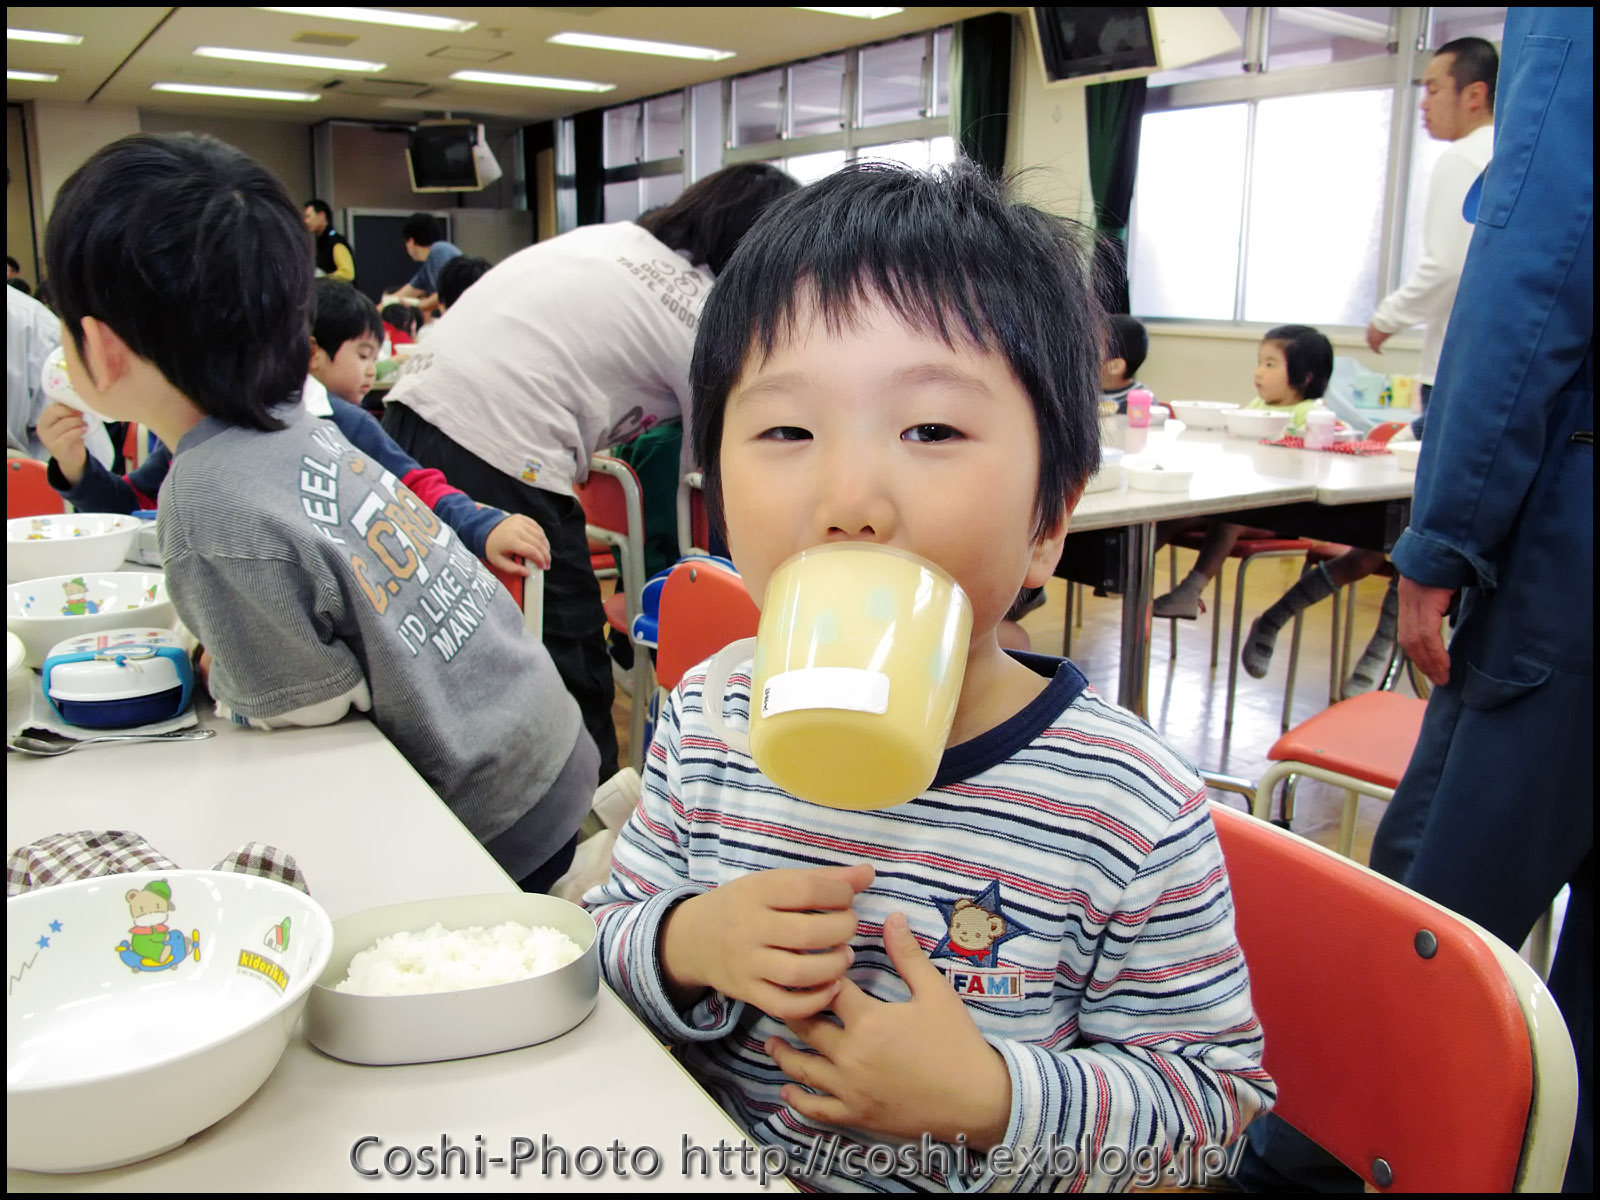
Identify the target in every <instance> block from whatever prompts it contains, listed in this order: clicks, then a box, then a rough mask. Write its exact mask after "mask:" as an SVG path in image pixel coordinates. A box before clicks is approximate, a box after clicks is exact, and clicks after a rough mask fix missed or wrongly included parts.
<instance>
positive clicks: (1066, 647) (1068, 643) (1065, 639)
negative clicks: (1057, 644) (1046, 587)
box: [1061, 580, 1078, 658]
mask: <svg viewBox="0 0 1600 1200" xmlns="http://www.w3.org/2000/svg"><path fill="white" fill-rule="evenodd" d="M1077 587H1078V585H1077V584H1075V583H1073V582H1072V581H1071V580H1068V581H1067V626H1066V629H1065V631H1064V632H1063V633H1062V635H1061V657H1062V658H1071V657H1072V597H1073V593H1074V592H1075V591H1076V590H1077Z"/></svg>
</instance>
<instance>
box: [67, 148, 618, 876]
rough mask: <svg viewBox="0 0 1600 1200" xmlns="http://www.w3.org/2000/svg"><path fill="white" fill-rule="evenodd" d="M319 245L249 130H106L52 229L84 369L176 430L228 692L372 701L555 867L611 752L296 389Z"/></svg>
mask: <svg viewBox="0 0 1600 1200" xmlns="http://www.w3.org/2000/svg"><path fill="white" fill-rule="evenodd" d="M108 198H114V200H115V203H108V202H107V201H108ZM309 251H310V245H309V235H308V234H307V232H306V231H305V228H304V226H303V225H302V223H301V216H300V212H299V210H298V209H297V208H296V207H295V205H294V202H293V201H291V200H290V199H289V196H288V195H287V193H285V192H284V190H283V186H282V184H280V183H278V182H277V180H276V179H274V178H273V176H272V175H271V174H270V173H269V172H267V171H266V170H265V169H263V168H262V167H260V166H259V165H257V164H256V163H254V162H252V161H251V160H250V159H249V158H247V157H246V156H245V155H243V154H241V153H240V152H239V151H237V150H235V149H234V148H233V147H231V146H228V145H225V144H223V143H222V142H219V141H217V140H215V139H213V138H209V137H203V136H199V135H196V134H170V135H155V134H139V135H136V136H133V137H128V138H123V139H122V140H120V141H117V142H113V143H112V144H111V145H109V146H107V147H105V148H104V149H102V150H100V151H98V152H97V153H96V154H94V155H93V156H92V157H91V158H90V159H89V160H88V161H87V162H86V163H84V165H83V166H81V167H80V168H78V170H77V171H75V172H74V173H73V174H72V176H71V177H70V178H69V179H68V180H67V181H66V183H65V184H63V185H62V187H61V190H60V192H59V193H58V195H57V197H56V202H55V208H54V210H53V212H52V213H51V216H50V224H49V228H48V231H47V233H46V237H45V253H46V258H47V260H48V262H49V264H50V273H51V275H52V277H53V278H54V280H55V284H56V297H57V302H58V309H57V311H58V312H59V313H60V315H61V324H62V337H61V343H62V347H63V350H64V352H65V356H66V365H67V373H68V375H69V376H70V378H71V380H72V385H73V387H74V388H75V389H76V390H77V392H78V394H79V395H80V396H82V397H83V399H84V401H85V402H86V403H87V404H89V405H90V406H91V407H92V408H94V409H95V410H96V411H97V412H101V413H105V414H107V415H108V416H112V417H113V418H114V419H117V420H127V421H137V422H139V423H140V424H143V425H146V426H148V427H149V428H150V429H151V430H152V431H153V432H154V433H155V434H156V436H157V437H159V438H160V439H161V441H162V443H163V444H164V445H166V446H167V447H168V448H169V449H170V450H171V452H172V466H171V469H170V470H169V472H168V474H167V477H166V479H165V481H164V482H163V483H162V484H161V497H160V499H161V520H160V524H159V538H160V544H161V555H162V559H163V563H164V569H165V571H166V576H167V586H168V588H169V590H170V592H171V595H172V600H173V604H174V606H175V607H176V608H177V610H178V615H179V616H180V617H182V618H183V621H184V624H185V625H187V626H188V628H189V629H190V630H192V631H193V632H194V634H195V635H196V636H197V637H198V638H199V639H200V641H201V642H202V643H203V644H204V645H205V647H206V649H207V650H208V651H209V652H210V654H211V656H212V665H211V667H210V673H209V686H210V690H211V693H212V695H213V696H214V697H215V698H216V700H217V701H218V703H219V705H221V706H225V707H226V709H227V711H228V712H230V713H231V714H232V715H233V718H234V719H235V720H236V721H239V722H241V723H244V724H250V725H266V726H271V727H275V726H278V725H285V724H300V725H319V724H326V723H329V722H332V721H336V720H338V719H339V718H340V717H342V716H343V715H344V714H345V713H347V712H348V711H349V710H350V708H352V707H354V708H356V709H359V710H361V711H370V713H371V714H372V719H373V721H374V723H375V724H376V725H377V726H378V728H379V729H380V730H382V731H383V733H384V735H385V736H386V737H387V738H388V739H389V740H390V741H391V742H392V743H394V745H395V747H396V749H398V750H399V751H400V753H401V754H403V755H404V756H405V757H406V759H407V760H408V761H409V762H410V763H411V765H412V767H414V768H415V769H416V771H417V772H418V774H420V775H421V776H422V777H423V778H424V779H426V780H427V781H428V783H429V784H430V785H431V786H432V787H433V789H434V791H436V792H437V793H438V794H439V796H440V798H441V799H443V800H444V802H445V803H446V804H447V805H448V806H449V807H450V809H451V811H452V812H453V813H454V814H455V815H456V817H457V818H458V819H459V820H460V821H461V822H462V824H464V825H465V826H466V827H467V828H468V829H469V830H470V831H471V832H472V833H473V834H474V835H475V836H476V837H477V838H478V840H479V841H480V842H481V843H483V845H484V847H485V849H487V850H488V851H489V853H490V854H491V855H493V856H494V858H495V860H496V861H497V862H498V863H499V864H500V866H501V868H502V869H503V870H505V872H506V873H507V874H508V875H509V876H511V878H513V879H516V880H519V881H520V882H521V884H522V887H523V888H524V889H525V890H528V891H544V890H547V889H548V887H549V885H550V884H551V883H553V882H554V881H555V880H556V879H557V878H558V877H559V876H560V875H561V874H562V872H563V871H564V870H565V869H566V867H567V865H568V863H569V862H570V861H571V857H572V853H573V850H574V849H575V847H576V843H577V830H578V825H579V823H580V822H581V821H582V819H583V817H584V815H585V814H586V813H587V812H588V810H589V807H590V805H591V803H592V801H593V794H594V789H595V784H596V782H597V778H598V772H599V755H598V752H597V751H596V750H595V748H594V745H593V742H592V741H591V739H590V738H589V736H588V734H587V732H585V730H584V729H583V727H582V722H581V720H580V718H579V715H578V709H577V705H576V703H575V702H574V701H573V700H572V698H571V697H570V696H568V695H567V692H566V689H565V688H564V687H563V686H562V685H561V681H560V679H559V678H558V677H557V675H556V673H555V668H554V665H553V664H552V663H551V662H550V658H549V655H548V654H547V653H546V652H545V650H544V648H543V647H542V646H541V645H540V644H539V642H538V641H537V640H536V639H534V638H531V637H529V636H528V635H527V633H526V631H525V630H524V628H523V623H522V614H521V613H519V612H518V611H517V608H516V606H515V605H514V604H513V603H512V602H511V599H510V597H509V595H508V594H507V593H506V591H505V590H504V589H503V588H502V587H501V586H500V585H499V583H498V582H496V580H495V579H494V577H493V576H492V575H490V574H489V572H488V570H487V569H486V568H484V567H483V566H482V564H480V563H479V562H478V560H477V559H476V558H475V557H474V556H473V554H472V553H471V552H470V551H469V550H468V549H467V547H466V546H464V545H463V543H462V539H461V537H459V536H457V535H455V534H454V533H453V532H452V530H451V529H450V527H449V526H447V525H445V524H444V522H443V521H441V520H440V519H439V518H438V516H437V515H435V514H434V513H433V512H432V511H431V510H430V509H429V508H428V507H427V506H426V505H425V504H423V503H422V502H421V501H420V500H419V499H418V498H417V497H416V495H415V494H413V493H412V492H411V491H410V490H409V489H408V488H406V487H405V486H404V485H403V484H402V483H401V482H400V480H399V479H398V478H396V477H395V475H394V474H393V473H392V472H390V471H389V470H387V469H386V468H385V467H384V466H383V465H382V463H381V462H379V461H378V460H377V459H375V458H374V457H373V456H371V455H370V454H369V453H367V452H364V451H362V450H361V449H359V448H358V447H356V446H353V445H352V444H351V443H350V442H349V441H347V440H346V439H345V437H344V436H343V435H342V434H341V433H340V431H339V430H338V429H337V428H335V427H334V426H333V425H332V424H330V423H328V422H325V421H321V420H318V419H317V418H316V417H315V416H313V415H312V414H311V413H310V412H308V411H306V409H305V408H304V406H303V405H302V404H301V391H302V384H303V382H304V379H305V370H306V359H307V348H308V322H307V315H308V314H307V309H308V304H309V302H310V300H311V295H312V275H311V272H312V266H311V255H310V252H309ZM130 263H137V265H138V269H137V270H132V269H129V264H130ZM336 353H337V352H336Z"/></svg>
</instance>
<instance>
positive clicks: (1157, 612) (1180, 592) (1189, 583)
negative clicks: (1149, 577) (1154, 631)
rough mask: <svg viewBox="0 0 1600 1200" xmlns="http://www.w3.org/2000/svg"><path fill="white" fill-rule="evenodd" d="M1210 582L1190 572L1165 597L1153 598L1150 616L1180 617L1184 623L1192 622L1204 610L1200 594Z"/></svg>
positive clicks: (1197, 573) (1202, 576)
mask: <svg viewBox="0 0 1600 1200" xmlns="http://www.w3.org/2000/svg"><path fill="white" fill-rule="evenodd" d="M1210 582H1211V581H1210V580H1209V579H1207V578H1206V577H1205V576H1204V575H1202V574H1200V572H1199V571H1190V572H1189V573H1188V574H1187V575H1185V576H1184V578H1183V582H1182V583H1180V584H1179V585H1178V586H1177V587H1175V588H1173V589H1172V590H1171V591H1170V592H1168V593H1167V594H1166V595H1165V596H1157V597H1156V598H1155V602H1154V603H1152V604H1151V605H1150V612H1151V615H1153V616H1157V617H1181V618H1182V619H1183V620H1185V621H1192V620H1194V619H1195V618H1196V617H1198V616H1199V615H1200V614H1201V612H1203V611H1204V610H1205V602H1204V601H1203V600H1201V599H1200V593H1202V592H1204V591H1205V590H1206V584H1208V583H1210Z"/></svg>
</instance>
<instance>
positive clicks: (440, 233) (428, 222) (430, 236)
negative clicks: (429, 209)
mask: <svg viewBox="0 0 1600 1200" xmlns="http://www.w3.org/2000/svg"><path fill="white" fill-rule="evenodd" d="M400 234H401V236H402V237H404V238H405V239H406V240H407V241H412V242H415V243H416V244H417V245H419V246H431V245H433V244H434V243H435V242H442V241H444V226H443V225H442V224H441V223H440V221H439V218H438V217H432V216H429V215H428V214H427V213H424V212H419V213H412V214H411V215H410V216H409V217H407V218H406V223H405V224H404V225H402V226H400Z"/></svg>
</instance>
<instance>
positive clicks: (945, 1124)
mask: <svg viewBox="0 0 1600 1200" xmlns="http://www.w3.org/2000/svg"><path fill="white" fill-rule="evenodd" d="M883 945H884V949H885V950H887V951H888V952H889V961H890V962H892V963H893V964H894V968H895V970H896V971H898V972H899V973H900V978H902V979H903V980H905V982H906V986H907V987H909V988H910V989H911V999H910V1001H909V1002H907V1003H904V1004H893V1003H886V1002H885V1001H882V1000H876V999H874V998H873V997H871V996H869V995H867V993H866V992H864V991H862V990H861V989H860V988H859V987H857V986H856V985H855V984H854V983H852V982H851V981H850V980H848V979H846V980H844V981H843V983H842V985H841V986H840V988H839V995H838V997H837V999H835V1000H834V1002H833V1005H832V1008H833V1013H834V1016H836V1017H837V1018H838V1020H837V1021H833V1020H829V1019H828V1018H826V1017H809V1018H802V1019H798V1020H796V1019H792V1018H791V1019H789V1020H788V1021H787V1022H786V1024H787V1025H788V1026H789V1029H790V1030H791V1031H792V1032H793V1033H794V1035H795V1036H796V1037H798V1038H799V1039H800V1040H801V1041H802V1042H804V1043H805V1044H806V1045H807V1046H810V1047H811V1050H810V1052H807V1051H805V1050H801V1049H797V1048H796V1047H794V1046H791V1045H790V1044H789V1043H788V1042H786V1041H784V1040H783V1039H782V1038H776V1037H775V1038H769V1039H768V1040H767V1044H766V1051H767V1053H768V1054H770V1055H772V1058H773V1061H775V1062H776V1063H777V1064H778V1066H779V1067H780V1068H781V1069H782V1070H783V1072H784V1074H786V1075H788V1076H789V1078H790V1079H793V1080H794V1081H795V1083H796V1084H802V1085H804V1086H803V1087H796V1086H793V1085H790V1086H786V1087H785V1088H784V1089H783V1093H782V1094H783V1100H784V1103H786V1104H788V1105H789V1106H790V1107H791V1108H793V1109H794V1110H795V1111H796V1112H798V1113H799V1114H800V1115H801V1116H803V1117H808V1118H810V1119H811V1120H813V1121H820V1122H822V1123H824V1124H828V1125H841V1126H844V1127H846V1128H849V1129H864V1130H867V1131H869V1132H871V1133H881V1134H888V1135H890V1136H893V1137H903V1138H910V1139H915V1138H919V1137H921V1136H922V1135H923V1134H924V1133H926V1134H928V1135H929V1136H930V1137H933V1138H935V1139H937V1140H939V1141H941V1142H953V1141H955V1139H956V1135H957V1134H965V1135H966V1139H967V1144H968V1145H969V1146H972V1147H973V1148H974V1149H977V1150H988V1149H990V1148H991V1147H993V1146H996V1145H999V1144H1000V1142H1001V1141H1003V1140H1004V1138H1005V1132H1006V1127H1007V1125H1008V1124H1009V1123H1010V1120H1011V1073H1010V1072H1009V1071H1008V1070H1007V1069H1006V1064H1005V1060H1004V1059H1003V1058H1001V1057H1000V1054H999V1052H998V1051H997V1050H995V1048H994V1047H993V1046H991V1045H989V1043H988V1042H987V1041H985V1040H984V1037H983V1034H982V1033H980V1032H979V1031H978V1026H977V1024H976V1023H975V1022H974V1021H973V1019H972V1016H971V1014H969V1013H968V1012H967V1006H966V1005H965V1004H964V1003H963V1002H962V1000H961V998H960V997H959V996H957V995H956V993H955V989H954V988H952V987H951V986H950V981H949V980H948V979H946V978H945V976H944V973H943V972H942V971H940V970H939V968H938V967H936V966H934V965H933V963H932V962H931V961H930V960H929V958H928V956H927V955H926V954H925V953H923V950H922V946H921V945H920V944H919V943H918V942H917V939H916V937H915V935H913V934H912V932H911V928H910V926H909V925H907V924H906V919H905V917H904V916H902V915H900V914H899V913H896V914H894V915H893V916H891V917H890V918H889V919H888V920H887V921H885V922H884V924H883ZM774 1015H776V1014H774ZM952 1080H957V1081H959V1086H956V1085H953V1084H952V1082H951V1081H952ZM807 1088H809V1089H811V1090H810V1091H807V1090H806V1089H807Z"/></svg>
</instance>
